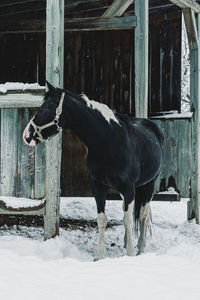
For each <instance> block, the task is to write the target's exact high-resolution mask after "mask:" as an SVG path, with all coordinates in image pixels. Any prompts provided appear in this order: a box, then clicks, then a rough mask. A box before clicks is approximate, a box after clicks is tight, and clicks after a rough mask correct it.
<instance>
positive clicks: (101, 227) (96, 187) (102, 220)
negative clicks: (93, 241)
mask: <svg viewBox="0 0 200 300" xmlns="http://www.w3.org/2000/svg"><path fill="white" fill-rule="evenodd" d="M91 183H92V184H91V185H92V191H93V194H94V197H95V200H96V204H97V212H98V215H97V225H98V231H99V240H98V247H97V256H96V258H95V260H98V259H101V258H103V257H104V254H105V243H104V238H105V229H106V226H107V217H106V215H105V203H106V194H107V192H108V188H107V187H106V186H105V185H104V184H102V183H99V182H97V181H96V180H92V181H91Z"/></svg>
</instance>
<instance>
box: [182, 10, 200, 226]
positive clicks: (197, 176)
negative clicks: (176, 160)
mask: <svg viewBox="0 0 200 300" xmlns="http://www.w3.org/2000/svg"><path fill="white" fill-rule="evenodd" d="M183 15H184V20H185V25H186V30H187V35H188V41H189V47H190V106H191V111H192V112H193V116H192V136H191V141H192V143H191V152H192V157H191V169H192V172H191V195H190V201H189V202H188V219H189V220H191V219H194V218H195V219H196V222H197V224H199V202H200V157H199V150H200V149H199V148H200V147H199V146H200V124H199V116H200V45H199V43H200V15H199V14H198V16H197V17H196V16H195V13H194V11H193V10H192V9H190V8H185V9H183Z"/></svg>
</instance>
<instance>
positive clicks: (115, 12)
mask: <svg viewBox="0 0 200 300" xmlns="http://www.w3.org/2000/svg"><path fill="white" fill-rule="evenodd" d="M133 2H134V0H115V1H114V2H113V3H112V4H111V5H110V6H109V7H108V9H107V10H106V11H105V12H104V14H103V15H102V17H113V16H122V15H123V13H124V12H125V11H126V10H127V8H128V7H129V6H130V5H131V3H133Z"/></svg>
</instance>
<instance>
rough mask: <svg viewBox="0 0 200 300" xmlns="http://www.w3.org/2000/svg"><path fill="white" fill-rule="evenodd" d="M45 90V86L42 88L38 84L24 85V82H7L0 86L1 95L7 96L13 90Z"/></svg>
mask: <svg viewBox="0 0 200 300" xmlns="http://www.w3.org/2000/svg"><path fill="white" fill-rule="evenodd" d="M38 89H42V90H44V89H45V86H40V85H39V84H38V83H22V82H6V83H4V84H0V93H2V94H6V93H7V91H12V90H22V91H26V90H38Z"/></svg>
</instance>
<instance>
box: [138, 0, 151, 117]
mask: <svg viewBox="0 0 200 300" xmlns="http://www.w3.org/2000/svg"><path fill="white" fill-rule="evenodd" d="M135 15H136V17H137V27H136V29H135V115H136V117H138V118H147V116H148V38H149V1H148V0H135Z"/></svg>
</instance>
